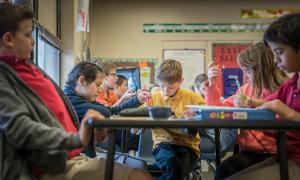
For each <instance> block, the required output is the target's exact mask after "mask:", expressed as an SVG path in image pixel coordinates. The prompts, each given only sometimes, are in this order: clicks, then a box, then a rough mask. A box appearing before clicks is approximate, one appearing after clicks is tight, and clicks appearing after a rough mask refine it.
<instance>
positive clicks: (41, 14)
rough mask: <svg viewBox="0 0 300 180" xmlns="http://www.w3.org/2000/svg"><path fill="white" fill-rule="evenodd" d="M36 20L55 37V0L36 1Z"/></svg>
mask: <svg viewBox="0 0 300 180" xmlns="http://www.w3.org/2000/svg"><path fill="white" fill-rule="evenodd" d="M38 20H39V22H40V23H41V24H42V25H43V26H44V27H46V28H47V29H48V30H49V32H51V33H52V34H53V35H55V36H56V27H57V26H56V0H38Z"/></svg>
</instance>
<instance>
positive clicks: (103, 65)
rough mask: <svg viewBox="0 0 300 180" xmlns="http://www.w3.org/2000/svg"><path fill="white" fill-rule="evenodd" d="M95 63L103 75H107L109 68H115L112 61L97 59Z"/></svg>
mask: <svg viewBox="0 0 300 180" xmlns="http://www.w3.org/2000/svg"><path fill="white" fill-rule="evenodd" d="M95 64H96V65H97V66H98V67H100V68H101V69H102V72H103V73H104V74H105V75H108V74H109V73H110V71H111V70H113V69H116V65H115V64H113V63H110V62H99V61H97V62H96V63H95Z"/></svg>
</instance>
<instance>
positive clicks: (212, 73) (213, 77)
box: [207, 63, 222, 86]
mask: <svg viewBox="0 0 300 180" xmlns="http://www.w3.org/2000/svg"><path fill="white" fill-rule="evenodd" d="M208 68H209V69H208V72H207V76H208V86H212V85H215V84H216V83H217V80H218V77H219V76H220V75H221V74H222V71H221V69H220V68H219V67H218V66H217V65H215V64H214V63H210V64H209V65H208Z"/></svg>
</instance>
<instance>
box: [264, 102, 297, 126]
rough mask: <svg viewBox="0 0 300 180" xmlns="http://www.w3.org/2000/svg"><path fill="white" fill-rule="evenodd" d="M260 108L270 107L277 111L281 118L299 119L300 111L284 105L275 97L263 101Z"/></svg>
mask: <svg viewBox="0 0 300 180" xmlns="http://www.w3.org/2000/svg"><path fill="white" fill-rule="evenodd" d="M260 108H264V109H270V110H272V111H274V112H275V113H277V114H278V115H279V116H280V118H281V119H286V120H293V121H300V113H299V112H297V111H295V110H294V109H291V108H290V107H288V106H287V105H285V104H284V103H283V102H282V101H280V100H278V99H275V100H273V101H268V102H266V103H264V104H263V105H262V106H260Z"/></svg>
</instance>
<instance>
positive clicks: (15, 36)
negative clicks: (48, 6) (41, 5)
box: [0, 2, 34, 60]
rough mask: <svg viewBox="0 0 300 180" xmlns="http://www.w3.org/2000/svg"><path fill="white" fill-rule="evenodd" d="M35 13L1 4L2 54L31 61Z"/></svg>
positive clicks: (0, 51) (0, 48) (0, 46)
mask: <svg viewBox="0 0 300 180" xmlns="http://www.w3.org/2000/svg"><path fill="white" fill-rule="evenodd" d="M33 17H34V14H33V12H32V11H31V10H30V9H28V8H25V7H21V6H18V5H13V4H9V3H4V2H2V3H0V37H1V38H0V53H10V54H13V55H14V56H16V58H18V59H24V60H29V59H30V57H31V52H32V49H33V45H34V39H33V37H32V35H31V32H32V19H33Z"/></svg>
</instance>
